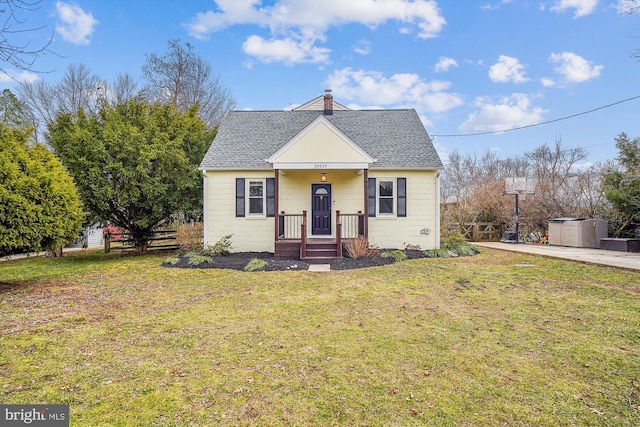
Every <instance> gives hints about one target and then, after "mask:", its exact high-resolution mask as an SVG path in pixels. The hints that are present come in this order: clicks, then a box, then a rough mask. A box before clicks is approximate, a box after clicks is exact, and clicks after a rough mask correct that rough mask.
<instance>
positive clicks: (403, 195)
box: [398, 178, 407, 216]
mask: <svg viewBox="0 0 640 427" xmlns="http://www.w3.org/2000/svg"><path fill="white" fill-rule="evenodd" d="M398 216H407V178H398Z"/></svg>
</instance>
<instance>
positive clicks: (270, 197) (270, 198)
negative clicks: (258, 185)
mask: <svg viewBox="0 0 640 427" xmlns="http://www.w3.org/2000/svg"><path fill="white" fill-rule="evenodd" d="M275 214H276V179H275V178H267V216H269V217H274V216H275Z"/></svg>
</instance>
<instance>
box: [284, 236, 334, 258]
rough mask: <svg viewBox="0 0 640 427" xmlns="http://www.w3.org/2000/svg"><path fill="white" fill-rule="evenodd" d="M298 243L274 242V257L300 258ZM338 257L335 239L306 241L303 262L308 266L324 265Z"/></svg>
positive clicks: (299, 243)
mask: <svg viewBox="0 0 640 427" xmlns="http://www.w3.org/2000/svg"><path fill="white" fill-rule="evenodd" d="M301 244H302V243H301V242H300V241H286V242H285V241H278V242H276V256H280V257H291V258H299V257H300V246H301ZM337 258H339V257H338V245H337V243H336V241H335V239H308V240H307V248H306V256H305V257H304V258H303V261H305V262H308V263H310V264H326V263H328V262H330V261H332V260H334V259H337Z"/></svg>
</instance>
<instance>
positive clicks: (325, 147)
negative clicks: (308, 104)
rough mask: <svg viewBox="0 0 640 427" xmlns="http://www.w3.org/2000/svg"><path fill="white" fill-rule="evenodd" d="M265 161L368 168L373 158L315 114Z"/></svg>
mask: <svg viewBox="0 0 640 427" xmlns="http://www.w3.org/2000/svg"><path fill="white" fill-rule="evenodd" d="M266 161H267V162H268V163H270V164H272V165H273V167H274V168H275V169H368V168H369V167H370V166H371V164H373V163H374V162H375V159H373V158H372V157H371V156H370V155H369V154H368V153H367V152H366V151H364V150H363V149H362V148H361V147H360V146H358V144H356V143H354V142H353V141H352V140H351V139H350V138H349V137H348V136H347V135H345V134H344V133H343V132H342V131H340V129H338V128H337V127H336V126H335V125H333V124H332V123H331V122H330V121H329V120H327V119H326V118H325V117H324V116H319V117H318V118H317V119H315V120H314V121H313V122H311V123H310V124H309V125H308V126H307V127H305V128H304V129H303V130H302V131H301V132H300V133H298V134H297V135H296V136H295V137H293V138H292V139H291V140H290V141H288V142H287V143H286V144H285V145H283V146H282V147H281V148H280V149H279V150H277V151H276V152H275V153H273V154H272V155H271V156H270V157H269V158H268V159H266Z"/></svg>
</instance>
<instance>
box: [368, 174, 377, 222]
mask: <svg viewBox="0 0 640 427" xmlns="http://www.w3.org/2000/svg"><path fill="white" fill-rule="evenodd" d="M367 202H368V206H367V209H368V210H369V216H376V179H375V178H369V181H368V182H367Z"/></svg>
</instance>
